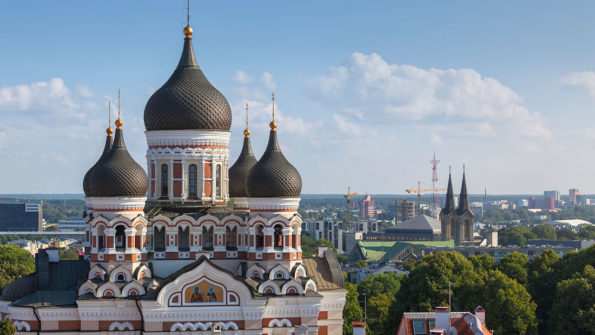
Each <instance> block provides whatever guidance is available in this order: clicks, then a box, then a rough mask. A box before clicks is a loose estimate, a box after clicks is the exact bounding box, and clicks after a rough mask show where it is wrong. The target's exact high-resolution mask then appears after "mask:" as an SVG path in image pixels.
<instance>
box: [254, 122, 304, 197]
mask: <svg viewBox="0 0 595 335" xmlns="http://www.w3.org/2000/svg"><path fill="white" fill-rule="evenodd" d="M247 186H248V188H247V190H248V196H250V197H263V198H277V197H298V196H299V195H300V193H301V192H302V177H301V176H300V173H299V172H298V170H297V169H296V168H295V167H294V166H293V165H291V163H289V162H288V161H287V159H286V158H285V156H283V152H281V149H280V148H279V143H278V141H277V132H276V131H275V130H271V134H270V136H269V144H268V145H267V148H266V150H265V151H264V154H263V155H262V157H261V158H260V160H259V161H258V162H257V163H256V164H255V165H254V167H252V169H251V170H250V174H249V176H248V185H247Z"/></svg>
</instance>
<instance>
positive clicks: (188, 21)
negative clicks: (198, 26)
mask: <svg viewBox="0 0 595 335" xmlns="http://www.w3.org/2000/svg"><path fill="white" fill-rule="evenodd" d="M187 9H188V10H187V12H186V25H187V26H189V25H190V0H188V7H187Z"/></svg>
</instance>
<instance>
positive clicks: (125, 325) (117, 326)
mask: <svg viewBox="0 0 595 335" xmlns="http://www.w3.org/2000/svg"><path fill="white" fill-rule="evenodd" d="M109 330H110V331H114V330H120V331H122V330H134V326H133V325H132V323H130V322H127V321H126V322H117V321H116V322H112V324H111V325H109Z"/></svg>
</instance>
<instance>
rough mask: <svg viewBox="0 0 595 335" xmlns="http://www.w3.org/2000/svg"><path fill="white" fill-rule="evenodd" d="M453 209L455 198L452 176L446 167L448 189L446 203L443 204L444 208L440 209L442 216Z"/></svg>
mask: <svg viewBox="0 0 595 335" xmlns="http://www.w3.org/2000/svg"><path fill="white" fill-rule="evenodd" d="M454 209H455V197H454V192H453V190H452V175H451V172H450V166H449V167H448V188H447V190H446V201H445V202H444V208H443V209H442V213H443V214H448V213H450V212H452V211H453V210H454Z"/></svg>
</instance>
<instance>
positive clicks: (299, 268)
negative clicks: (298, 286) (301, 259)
mask: <svg viewBox="0 0 595 335" xmlns="http://www.w3.org/2000/svg"><path fill="white" fill-rule="evenodd" d="M291 275H292V277H293V278H300V277H307V276H308V273H307V272H306V268H305V267H304V265H302V264H296V265H295V266H294V267H293V269H292V270H291Z"/></svg>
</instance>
